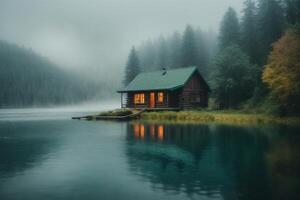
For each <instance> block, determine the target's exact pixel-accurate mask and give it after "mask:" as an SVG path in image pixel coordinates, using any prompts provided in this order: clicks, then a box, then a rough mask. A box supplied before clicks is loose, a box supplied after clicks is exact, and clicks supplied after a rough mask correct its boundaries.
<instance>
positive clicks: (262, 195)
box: [0, 109, 300, 200]
mask: <svg viewBox="0 0 300 200" xmlns="http://www.w3.org/2000/svg"><path fill="white" fill-rule="evenodd" d="M77 114H78V113H77ZM71 115H74V112H73V113H72V112H68V113H66V112H59V111H51V112H50V111H49V110H46V111H45V110H43V111H41V110H30V109H28V110H0V199H1V200H2V199H3V200H9V199H29V200H35V199H38V200H40V199H43V200H45V199H46V200H47V199H101V200H106V199H112V200H118V199H120V200H126V199H130V200H131V199H143V200H147V199H172V200H176V199H180V200H184V199H249V200H250V199H300V198H299V197H300V178H299V177H300V155H299V154H300V131H299V128H300V127H287V126H259V127H234V126H225V125H163V124H141V123H126V122H124V123H123V122H122V123H118V122H89V121H72V120H70V116H71Z"/></svg>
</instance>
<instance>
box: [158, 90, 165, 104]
mask: <svg viewBox="0 0 300 200" xmlns="http://www.w3.org/2000/svg"><path fill="white" fill-rule="evenodd" d="M157 101H158V103H163V102H164V93H163V92H159V93H158V94H157Z"/></svg>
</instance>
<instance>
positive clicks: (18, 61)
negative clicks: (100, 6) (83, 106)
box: [0, 41, 100, 107]
mask: <svg viewBox="0 0 300 200" xmlns="http://www.w3.org/2000/svg"><path fill="white" fill-rule="evenodd" d="M98 91H100V88H99V84H96V83H94V82H92V81H89V80H88V79H85V78H83V77H81V76H79V75H77V74H75V73H70V72H67V71H64V70H62V69H60V68H59V67H58V66H57V65H55V64H53V63H52V62H50V61H49V60H48V59H47V58H44V57H42V56H39V55H38V54H36V53H34V52H33V51H32V50H30V49H26V48H24V47H19V46H17V45H14V44H10V43H7V42H5V41H0V107H11V106H13V107H15V106H32V105H37V106H38V105H52V104H53V105H54V104H72V103H78V102H81V101H84V100H88V99H92V98H94V97H95V95H96V94H97V92H98Z"/></svg>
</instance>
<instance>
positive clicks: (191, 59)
mask: <svg viewBox="0 0 300 200" xmlns="http://www.w3.org/2000/svg"><path fill="white" fill-rule="evenodd" d="M197 54H198V52H197V43H196V37H195V32H194V29H193V28H192V27H191V26H189V25H188V26H187V27H186V29H185V31H184V34H183V39H182V54H181V56H182V58H181V63H182V64H181V66H182V67H189V66H196V65H197V56H198V55H197Z"/></svg>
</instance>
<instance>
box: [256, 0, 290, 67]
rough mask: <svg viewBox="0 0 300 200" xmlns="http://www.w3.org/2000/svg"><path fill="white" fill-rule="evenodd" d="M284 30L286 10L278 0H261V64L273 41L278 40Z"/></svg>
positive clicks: (259, 14) (263, 62) (259, 22)
mask: <svg viewBox="0 0 300 200" xmlns="http://www.w3.org/2000/svg"><path fill="white" fill-rule="evenodd" d="M283 31H284V10H283V8H282V6H281V4H280V1H278V0H259V4H258V34H259V50H260V64H265V63H266V61H267V56H268V54H269V52H270V50H271V47H272V43H274V42H275V41H276V40H278V39H279V38H280V37H281V35H282V33H283Z"/></svg>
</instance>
